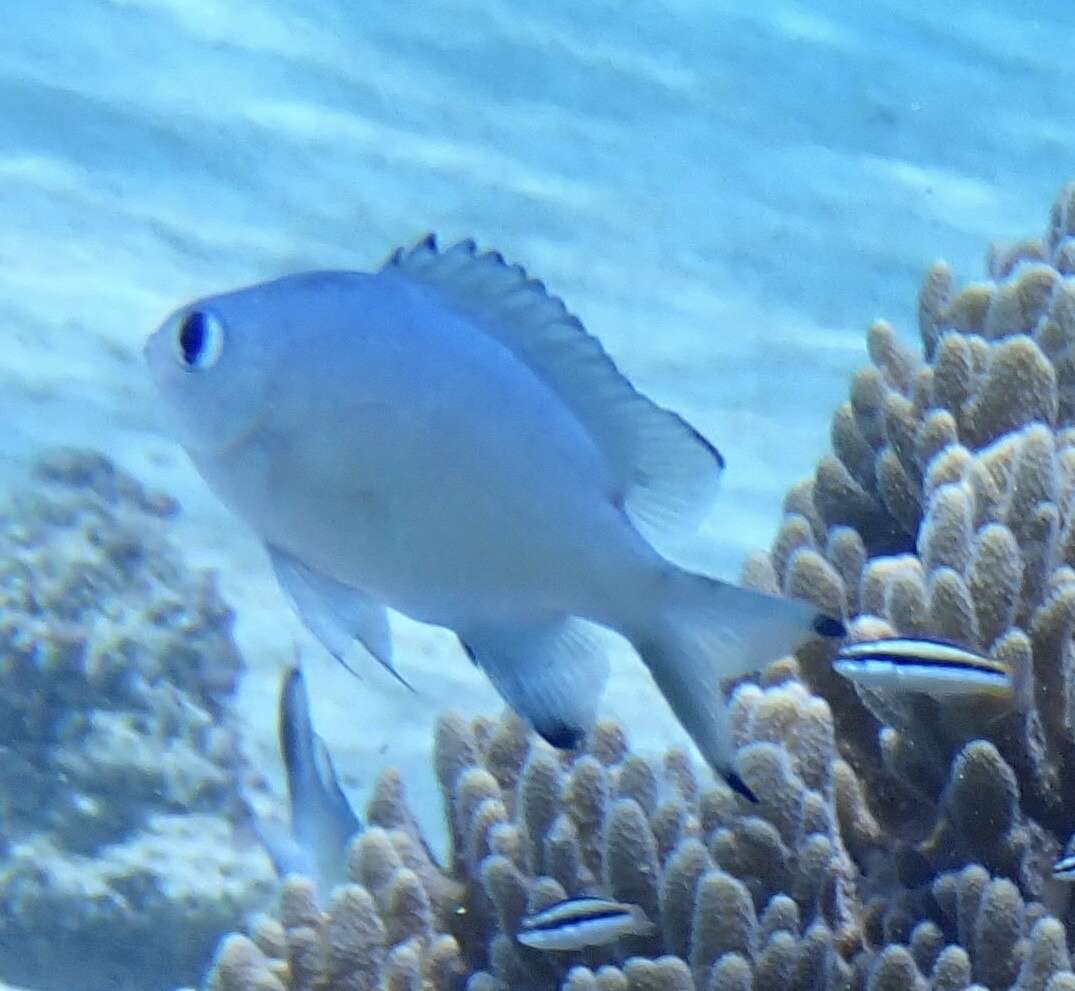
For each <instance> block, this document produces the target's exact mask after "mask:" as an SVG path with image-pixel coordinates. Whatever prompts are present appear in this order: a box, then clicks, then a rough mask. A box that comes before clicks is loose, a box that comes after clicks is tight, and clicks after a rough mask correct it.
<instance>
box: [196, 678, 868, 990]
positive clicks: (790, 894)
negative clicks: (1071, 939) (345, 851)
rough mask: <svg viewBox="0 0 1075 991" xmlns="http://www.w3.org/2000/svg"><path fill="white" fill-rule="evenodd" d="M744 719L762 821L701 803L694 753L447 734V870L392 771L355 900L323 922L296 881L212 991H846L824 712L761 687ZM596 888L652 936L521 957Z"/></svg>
mask: <svg viewBox="0 0 1075 991" xmlns="http://www.w3.org/2000/svg"><path fill="white" fill-rule="evenodd" d="M734 722H735V726H736V732H737V734H738V738H739V740H740V741H741V743H742V748H741V751H740V759H741V766H742V769H743V775H744V777H745V778H746V780H747V781H748V783H749V784H750V785H751V786H752V787H757V788H758V789H760V792H761V793H762V794H763V795H764V796H765V797H764V800H763V803H762V805H761V806H760V807H758V808H753V807H745V806H743V805H742V804H741V800H740V799H738V798H737V797H736V796H735V795H734V794H733V793H732V792H731V791H730V790H728V789H727V788H726V787H725V786H724V785H723V784H716V785H714V784H707V785H705V786H703V785H702V784H701V783H700V781H699V779H698V778H697V777H696V775H695V771H694V768H693V766H692V764H691V761H690V760H689V758H688V757H687V755H686V754H685V753H684V752H682V751H679V750H675V751H671V752H669V753H668V754H667V755H666V756H665V758H664V760H663V762H661V763H659V764H658V763H654V762H651V761H648V760H645V759H643V758H642V757H640V756H638V755H635V754H632V753H630V752H629V751H628V749H627V745H626V740H625V738H624V735H623V733H622V731H621V730H620V728H619V727H618V726H616V725H615V724H612V723H603V724H600V725H599V726H598V727H597V729H596V730H595V731H594V733H593V735H592V736H591V738H590V739H589V741H588V744H587V747H586V749H585V751H584V752H581V753H579V754H576V755H573V756H571V757H564V756H560V755H558V754H556V753H555V752H554V751H552V750H551V749H550V748H549V747H548V746H546V745H545V744H544V743H542V742H541V741H540V740H539V739H537V738H536V737H534V736H532V735H529V734H527V733H526V731H525V729H524V727H523V725H522V724H521V723H520V722H519V721H518V720H517V719H516V718H515V717H513V716H510V715H509V716H506V717H505V718H504V719H502V720H501V721H500V722H499V723H497V724H496V725H495V726H492V727H489V726H487V725H485V724H483V723H479V724H477V725H476V726H473V727H472V726H470V725H468V724H467V723H466V722H465V721H464V720H463V719H462V718H461V717H459V716H447V717H445V718H444V719H442V720H441V722H440V724H439V728H438V733H437V745H436V757H435V760H436V767H437V773H438V776H439V778H440V781H441V786H442V788H443V791H444V798H445V807H446V815H447V817H448V821H449V823H450V824H451V827H452V828H451V836H452V846H451V852H450V865H451V866H450V867H449V868H446V869H443V870H442V869H440V868H438V867H437V866H436V864H435V863H434V861H433V860H432V858H431V857H430V855H429V853H428V852H427V850H426V848H425V845H424V843H423V842H422V840H421V837H420V835H419V834H418V833H417V830H416V828H415V827H414V825H413V822H414V820H413V817H412V816H411V814H410V813H409V811H408V810H407V809H406V806H405V804H404V802H403V798H402V793H401V790H400V786H399V781H398V778H397V777H396V776H395V774H394V773H393V772H386V773H385V774H384V775H382V777H381V779H380V781H379V783H378V786H377V789H376V792H375V795H374V797H373V799H372V801H371V803H370V807H369V809H368V817H369V821H370V822H371V823H373V824H374V825H373V827H372V828H370V829H368V830H367V831H366V832H365V833H364V834H363V835H362V836H361V837H360V838H359V839H358V840H356V842H355V844H354V846H353V847H352V850H351V856H350V873H351V876H352V879H353V881H354V883H353V884H351V885H348V886H344V887H341V888H339V889H337V891H336V892H335V894H334V896H333V898H332V901H331V903H330V904H329V905H328V906H327V908H326V909H325V910H324V911H323V912H322V911H320V910H319V909H318V908H317V906H316V905H315V903H314V901H313V896H312V888H311V887H310V885H309V883H308V882H307V881H305V880H302V879H297V878H293V879H290V880H289V881H288V882H287V883H286V884H285V887H284V891H283V895H282V904H281V923H280V924H279V925H277V924H274V923H270V922H266V921H264V920H262V921H261V922H260V923H259V924H258V926H256V927H255V929H254V932H253V935H252V937H251V938H247V937H241V936H234V937H231V938H230V939H229V940H228V941H226V942H225V943H224V944H222V946H221V948H220V951H219V953H218V958H217V963H216V967H215V970H214V972H213V974H212V975H211V977H210V980H209V986H210V987H211V988H213V989H218V991H248V989H252V988H260V989H263V991H268V989H269V988H273V987H281V986H282V987H284V988H305V987H312V986H318V987H331V988H333V989H336V988H363V989H367V988H368V989H380V988H396V987H400V988H410V987H414V988H419V987H430V988H436V989H441V988H445V989H447V988H450V987H455V986H457V985H458V984H459V982H460V980H461V975H464V974H465V975H469V981H468V984H467V986H468V987H469V988H472V989H480V988H490V989H501V991H502V989H504V988H511V989H518V991H524V989H534V991H538V989H542V991H544V989H550V991H551V989H554V988H558V987H561V986H565V987H569V988H572V989H579V991H581V989H583V988H591V987H593V988H605V987H618V986H622V987H623V988H631V989H634V988H638V989H648V988H665V987H667V988H676V987H681V988H684V989H690V988H695V987H699V988H704V987H707V986H709V985H710V983H711V981H713V980H716V978H712V977H711V975H712V973H713V972H714V970H715V969H716V968H718V967H719V968H720V971H721V973H723V972H724V971H728V970H735V969H736V968H738V969H739V970H740V971H742V972H743V973H744V974H745V975H746V976H747V977H751V976H752V975H756V976H757V980H758V982H759V986H765V982H766V981H767V980H768V981H770V982H772V981H775V980H776V975H778V974H780V973H783V972H784V970H785V969H787V968H788V967H794V966H798V967H799V970H800V971H802V972H803V976H802V978H801V980H802V987H803V988H818V989H822V988H829V987H832V988H835V987H839V986H840V984H839V979H838V978H839V977H840V975H843V976H844V977H846V976H847V975H848V974H850V967H849V966H848V965H846V964H844V963H843V954H846V953H848V952H850V951H851V950H853V949H854V948H856V947H857V946H858V945H859V944H860V941H861V934H860V932H859V930H858V921H857V911H856V903H855V893H854V883H853V882H854V867H853V865H852V862H851V859H850V857H849V855H848V854H847V852H846V851H845V850H844V847H843V841H842V838H841V834H840V829H839V825H838V821H837V813H836V807H835V804H834V799H833V796H834V794H835V787H834V784H833V780H832V771H833V768H834V767H837V766H839V765H838V764H836V763H834V741H833V727H832V720H831V717H830V715H829V711H828V707H827V706H826V705H825V704H824V703H823V702H821V701H820V700H819V699H815V698H811V697H810V696H809V694H808V693H807V692H806V691H805V690H804V689H803V688H802V687H801V686H800V685H797V684H788V685H781V686H776V687H772V688H770V689H768V690H767V691H762V690H760V689H756V688H755V689H752V690H751V691H742V692H740V693H739V695H738V696H737V698H736V707H735V713H734ZM594 891H598V892H605V893H607V894H609V895H611V896H613V897H615V898H617V899H621V900H624V901H629V902H632V903H634V904H637V905H641V906H642V907H643V908H644V909H645V910H646V912H647V914H648V915H649V916H650V918H652V919H654V920H655V921H657V922H658V924H659V932H658V933H657V934H655V935H654V936H652V937H630V938H628V939H625V940H623V941H622V946H620V947H619V948H617V947H604V948H595V949H591V950H587V951H584V952H578V953H566V954H548V953H541V952H538V951H536V950H531V949H528V948H526V947H524V946H521V945H520V944H518V943H516V942H515V940H514V938H513V937H514V933H515V932H516V931H517V929H518V927H519V922H520V920H521V919H522V917H523V916H524V915H525V914H527V913H529V912H533V911H536V910H537V909H539V908H541V907H543V906H545V905H548V904H551V903H553V902H555V901H557V900H559V899H562V898H564V897H565V896H569V895H576V894H580V893H583V892H594ZM265 933H272V938H268V937H266V936H265ZM259 934H260V935H259ZM628 956H629V957H632V959H631V960H630V961H628V962H626V963H624V959H625V957H628ZM800 959H801V962H799V961H800ZM621 964H623V966H622V967H621V966H620V965H621ZM311 966H313V968H314V969H313V971H311V970H310V968H311ZM809 968H813V970H811V971H810V973H809V974H806V972H805V971H806V970H807V969H809ZM766 975H770V976H769V977H768V978H767V977H766ZM833 975H836V976H833ZM423 981H424V982H425V983H424V984H423V983H422V982H423Z"/></svg>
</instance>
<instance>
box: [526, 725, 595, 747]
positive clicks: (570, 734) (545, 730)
mask: <svg viewBox="0 0 1075 991" xmlns="http://www.w3.org/2000/svg"><path fill="white" fill-rule="evenodd" d="M534 729H536V730H537V731H538V733H539V734H540V736H541V738H542V739H543V740H544V741H545V742H546V743H547V744H548V745H549V746H550V747H555V748H556V749H557V750H577V749H578V747H579V746H580V744H581V743H582V741H583V740H585V739H586V734H585V733H584V732H583V731H582V730H580V729H576V728H575V727H573V726H568V725H567V724H566V723H552V724H551V725H549V726H535V727H534Z"/></svg>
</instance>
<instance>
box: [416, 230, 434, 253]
mask: <svg viewBox="0 0 1075 991" xmlns="http://www.w3.org/2000/svg"><path fill="white" fill-rule="evenodd" d="M418 247H419V248H428V249H429V250H430V251H436V250H437V235H436V234H434V233H433V232H432V231H430V232H429V233H428V234H427V235H426V236H425V237H424V238H422V240H421V241H419V242H418Z"/></svg>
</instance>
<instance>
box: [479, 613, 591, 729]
mask: <svg viewBox="0 0 1075 991" xmlns="http://www.w3.org/2000/svg"><path fill="white" fill-rule="evenodd" d="M459 639H460V640H461V641H462V643H463V647H464V649H465V650H466V651H467V653H468V654H469V655H470V657H471V659H472V660H473V661H474V662H475V663H476V664H477V665H478V666H479V667H480V668H481V669H482V670H483V671H484V672H485V673H486V675H487V676H488V677H489V680H490V681H491V682H492V683H493V687H494V688H496V690H497V691H498V692H499V693H500V695H501V696H502V697H503V699H504V701H505V702H507V703H508V705H510V706H511V707H512V709H514V710H515V711H516V712H517V713H518V714H519V715H520V716H522V717H523V718H524V719H526V720H528V721H529V722H530V723H531V724H532V725H533V727H534V729H535V730H536V731H537V732H538V733H539V734H540V735H541V736H542V737H544V739H545V740H546V742H548V743H549V744H551V745H552V746H554V747H557V748H558V749H564V750H567V749H573V748H574V747H576V746H578V744H579V743H581V742H582V738H583V737H584V736H585V735H586V733H588V732H589V730H590V727H591V726H592V725H593V722H594V718H595V715H596V711H597V703H598V701H599V699H600V698H601V693H602V692H603V690H604V687H605V682H606V681H607V680H608V671H609V668H608V657H607V655H606V654H605V651H604V649H603V647H602V645H601V644H600V643H599V642H598V639H597V637H596V636H595V631H594V628H593V627H592V626H591V625H590V624H589V623H587V622H586V621H585V620H581V619H577V618H575V617H570V616H568V617H558V618H556V619H553V620H550V621H547V622H544V623H536V624H532V625H529V626H526V627H523V628H516V629H510V630H496V631H491V630H477V631H464V632H462V633H460V634H459Z"/></svg>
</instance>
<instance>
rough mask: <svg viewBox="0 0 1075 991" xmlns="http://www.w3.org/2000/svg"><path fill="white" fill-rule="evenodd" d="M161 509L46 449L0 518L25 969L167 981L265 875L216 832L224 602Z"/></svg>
mask: <svg viewBox="0 0 1075 991" xmlns="http://www.w3.org/2000/svg"><path fill="white" fill-rule="evenodd" d="M175 511H176V506H175V504H174V503H173V502H172V500H170V499H168V498H166V497H162V496H160V495H157V494H154V493H152V492H148V491H146V490H145V489H143V488H142V486H140V485H139V484H138V483H137V482H135V481H134V480H133V479H131V478H130V477H128V476H127V475H125V474H124V473H122V472H121V471H119V470H118V469H117V468H115V466H114V465H112V464H111V463H110V462H108V461H107V460H106V459H104V458H103V457H101V456H100V455H97V454H93V453H88V452H76V451H65V452H57V453H55V454H53V455H50V456H49V457H47V458H46V459H45V460H43V461H42V462H41V463H40V464H39V465H38V467H37V470H36V473H35V478H34V485H33V487H32V488H29V489H28V490H26V491H24V492H22V493H19V494H16V496H15V497H14V498H13V500H12V502H11V504H10V505H9V506H8V507H6V508H5V510H4V511H3V514H2V515H0V823H2V828H0V834H2V838H0V844H2V846H3V850H2V852H0V967H2V969H3V973H4V974H5V975H7V976H10V977H12V978H18V979H20V980H23V981H25V982H26V983H31V984H34V985H35V986H39V987H41V986H46V985H48V984H49V983H50V982H51V985H52V986H55V987H70V986H72V984H78V985H80V986H94V985H95V986H111V985H113V984H117V983H132V982H133V983H136V984H138V985H139V986H142V987H153V986H174V984H175V983H176V982H178V981H180V980H183V979H185V978H188V977H189V976H193V975H194V974H197V973H198V971H199V970H200V969H201V968H202V967H203V966H204V960H205V959H206V957H207V956H208V955H209V953H210V951H211V949H212V945H213V941H214V940H215V938H216V934H217V933H218V932H219V931H220V928H221V927H222V926H228V925H234V924H235V922H237V921H238V919H239V918H240V917H241V914H242V911H243V909H244V908H245V907H246V906H247V905H248V904H249V903H250V902H251V899H252V898H253V897H262V896H263V893H265V892H266V888H267V884H268V882H269V880H270V879H269V877H268V872H267V870H266V865H265V861H264V858H263V857H262V856H261V855H260V853H259V852H258V851H257V850H256V848H253V847H252V846H251V844H249V843H247V844H242V843H239V842H237V841H236V835H235V829H234V827H235V824H236V823H237V822H238V821H239V820H241V819H242V818H243V817H244V815H245V813H244V806H243V803H242V800H241V797H240V793H239V779H238V771H239V765H238V747H237V739H236V734H235V731H234V729H233V728H232V726H231V725H230V723H229V721H228V719H227V716H226V705H227V702H228V697H229V695H230V693H231V691H232V688H233V686H234V683H235V680H236V678H237V677H238V674H239V671H240V667H241V662H240V658H239V655H238V653H237V651H236V648H235V646H234V643H233V642H232V639H231V632H230V629H231V614H230V612H229V611H228V609H227V608H226V607H225V606H224V604H223V603H222V602H221V600H220V598H219V596H218V595H217V592H216V589H215V586H214V582H213V581H212V578H211V576H209V575H204V574H198V573H195V572H192V571H191V570H190V569H188V568H187V567H186V566H185V564H184V562H183V560H182V557H181V556H180V554H179V553H178V551H177V550H176V549H175V547H174V546H173V545H172V544H171V543H170V541H169V539H168V536H167V526H168V519H169V517H170V516H172V515H174V513H175ZM259 879H260V884H261V886H260V888H259ZM162 931H167V932H169V933H170V934H171V938H170V939H169V940H168V941H167V943H166V945H162V946H161V947H159V949H158V951H157V953H156V954H155V956H154V959H153V960H152V962H148V961H147V960H146V954H145V949H144V948H145V945H146V942H147V941H148V940H151V939H153V938H154V936H155V934H157V933H159V932H162Z"/></svg>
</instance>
